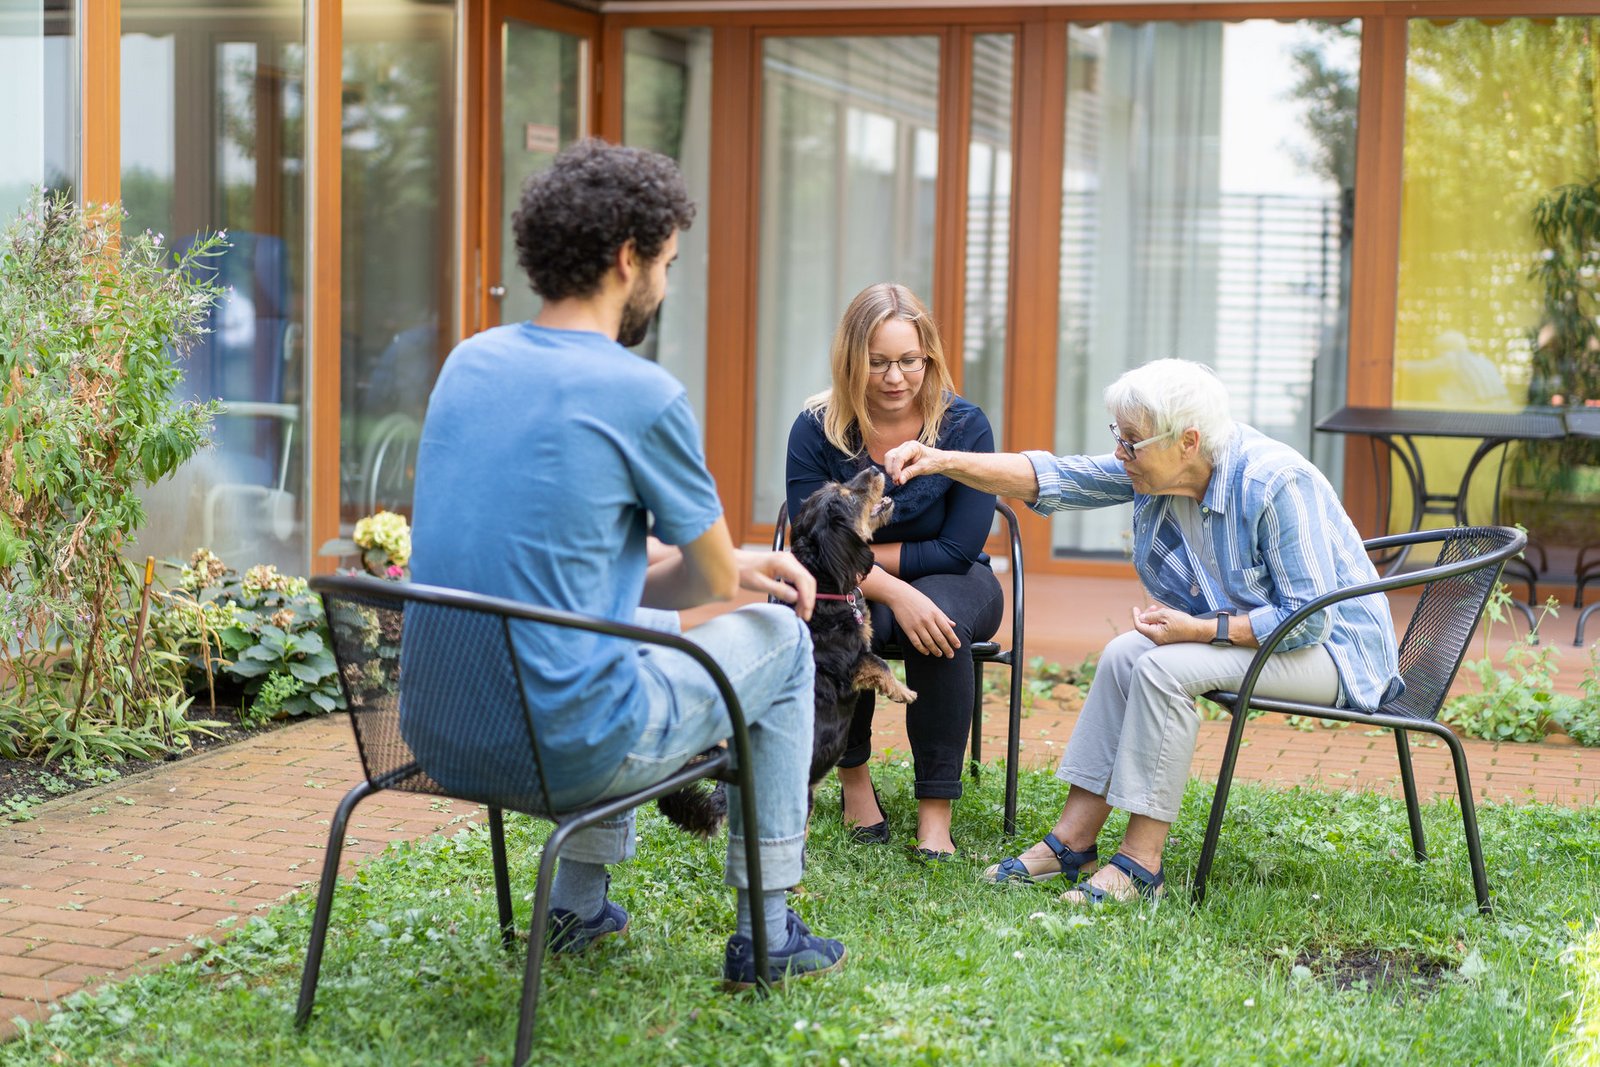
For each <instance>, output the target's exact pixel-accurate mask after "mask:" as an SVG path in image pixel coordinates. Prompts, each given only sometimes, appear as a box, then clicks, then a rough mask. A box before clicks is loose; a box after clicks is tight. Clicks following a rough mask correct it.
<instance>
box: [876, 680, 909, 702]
mask: <svg viewBox="0 0 1600 1067" xmlns="http://www.w3.org/2000/svg"><path fill="white" fill-rule="evenodd" d="M884 696H886V697H888V698H889V699H890V700H892V701H894V702H895V703H896V704H910V703H913V702H914V701H915V700H916V699H917V691H916V690H915V689H907V688H906V687H905V686H903V685H900V684H899V683H898V682H897V683H896V684H895V686H894V687H893V688H892V689H890V690H889V691H888V692H887V693H885V694H884Z"/></svg>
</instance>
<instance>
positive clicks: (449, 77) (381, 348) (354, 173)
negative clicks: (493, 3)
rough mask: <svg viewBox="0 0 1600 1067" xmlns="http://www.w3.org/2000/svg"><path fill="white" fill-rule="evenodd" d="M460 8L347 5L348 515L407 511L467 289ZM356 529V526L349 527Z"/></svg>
mask: <svg viewBox="0 0 1600 1067" xmlns="http://www.w3.org/2000/svg"><path fill="white" fill-rule="evenodd" d="M455 34H456V20H455V4H454V3H453V2H451V0H380V2H375V3H374V2H368V3H363V4H361V5H359V6H356V5H349V4H347V5H346V7H345V22H344V126H343V131H344V132H343V156H342V166H341V172H340V173H341V186H340V192H341V197H342V214H341V229H340V242H341V247H342V251H343V261H342V264H341V278H342V290H343V303H342V308H341V316H340V318H341V337H340V342H341V343H340V367H341V370H340V376H339V388H340V404H339V406H340V463H339V469H340V517H341V522H342V523H343V524H345V525H349V524H351V523H353V522H355V521H356V520H357V519H359V518H361V517H362V516H364V515H370V514H372V513H373V512H375V511H379V510H389V511H398V512H401V513H403V514H406V515H409V514H410V509H411V490H412V485H413V482H414V479H415V473H416V471H415V458H416V444H417V441H418V439H419V437H420V433H421V428H422V417H423V413H424V411H425V409H426V407H427V402H428V393H429V392H430V390H431V389H432V388H433V380H434V377H435V376H436V375H437V373H438V370H439V366H440V364H441V363H442V362H443V360H444V357H445V355H446V354H447V353H448V352H449V350H450V340H451V331H452V318H453V315H452V311H453V301H454V296H453V294H454V292H455V287H456V277H457V276H456V269H455V255H454V252H453V249H454V247H455V242H454V221H453V220H454V212H453V210H452V206H453V204H454V202H455V174H454V158H455V132H454V130H455V126H454V111H455ZM346 532H348V531H346Z"/></svg>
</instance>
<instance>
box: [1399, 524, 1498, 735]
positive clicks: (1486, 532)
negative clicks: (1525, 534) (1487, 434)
mask: <svg viewBox="0 0 1600 1067" xmlns="http://www.w3.org/2000/svg"><path fill="white" fill-rule="evenodd" d="M1516 532H1517V531H1515V530H1510V529H1508V528H1506V527H1499V526H1489V527H1482V526H1463V527H1456V528H1454V529H1452V530H1449V531H1447V533H1446V535H1445V536H1444V537H1443V539H1442V540H1440V541H1439V542H1438V545H1439V554H1438V558H1437V559H1436V561H1435V562H1434V565H1433V567H1432V568H1430V569H1441V568H1442V569H1446V570H1449V569H1450V568H1452V567H1453V566H1455V565H1457V564H1463V563H1466V564H1471V563H1473V562H1474V561H1480V560H1485V559H1487V558H1488V557H1490V556H1492V555H1494V554H1495V553H1496V552H1497V551H1499V550H1501V549H1504V548H1505V547H1506V546H1507V545H1508V544H1509V543H1510V542H1511V540H1512V537H1511V535H1512V534H1515V533H1516ZM1500 573H1501V572H1500V569H1499V568H1497V567H1494V566H1490V565H1479V566H1473V567H1471V569H1469V570H1465V571H1460V572H1458V573H1453V574H1448V575H1446V576H1444V577H1438V578H1434V579H1431V580H1425V581H1424V582H1423V585H1422V595H1421V596H1420V597H1419V598H1418V599H1417V606H1416V609H1415V610H1414V611H1413V612H1412V613H1411V621H1410V622H1409V623H1408V624H1407V625H1406V631H1405V636H1404V637H1402V638H1401V640H1400V677H1401V678H1402V679H1404V681H1405V683H1406V688H1405V692H1403V693H1401V694H1400V696H1399V697H1397V698H1396V699H1394V700H1391V701H1388V702H1387V703H1385V704H1384V705H1383V707H1382V708H1381V709H1380V710H1382V711H1384V712H1387V713H1389V714H1391V715H1407V716H1410V717H1412V718H1416V719H1435V718H1438V716H1439V709H1440V708H1442V707H1443V706H1444V699H1445V697H1446V696H1447V695H1448V694H1449V692H1450V685H1451V683H1452V682H1454V681H1455V677H1456V671H1457V670H1458V669H1459V668H1460V667H1461V661H1462V660H1463V659H1465V658H1466V654H1467V647H1468V645H1469V644H1470V643H1471V641H1472V634H1473V632H1474V631H1475V630H1476V629H1477V626H1478V620H1479V619H1480V618H1481V617H1482V615H1483V609H1484V607H1485V606H1486V605H1487V604H1488V602H1489V596H1490V594H1491V593H1493V592H1494V588H1495V585H1496V584H1497V583H1498V581H1499V580H1500Z"/></svg>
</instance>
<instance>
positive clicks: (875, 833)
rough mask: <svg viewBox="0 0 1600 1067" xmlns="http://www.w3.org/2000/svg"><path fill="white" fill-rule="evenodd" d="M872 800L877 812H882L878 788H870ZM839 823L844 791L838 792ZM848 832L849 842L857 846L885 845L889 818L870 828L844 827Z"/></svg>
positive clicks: (841, 818) (880, 820) (842, 819)
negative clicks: (876, 806)
mask: <svg viewBox="0 0 1600 1067" xmlns="http://www.w3.org/2000/svg"><path fill="white" fill-rule="evenodd" d="M872 800H873V802H874V803H876V804H877V805H878V810H879V811H882V810H883V802H882V801H880V800H879V799H878V787H877V785H873V787H872ZM839 821H840V822H843V821H844V790H843V789H842V788H841V789H840V790H839ZM845 829H846V830H848V831H850V840H852V841H854V842H855V843H856V844H858V845H887V844H888V843H889V818H888V816H887V815H886V816H884V817H883V818H882V819H879V820H878V821H877V822H875V823H873V824H872V825H871V826H860V825H856V826H846V827H845Z"/></svg>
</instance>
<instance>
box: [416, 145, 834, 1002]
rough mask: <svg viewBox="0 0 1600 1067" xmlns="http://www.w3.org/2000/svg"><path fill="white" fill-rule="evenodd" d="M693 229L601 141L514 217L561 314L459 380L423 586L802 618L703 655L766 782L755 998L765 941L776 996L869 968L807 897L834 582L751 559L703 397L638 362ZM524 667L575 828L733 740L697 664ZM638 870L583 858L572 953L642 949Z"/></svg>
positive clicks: (553, 782) (521, 776) (484, 734)
mask: <svg viewBox="0 0 1600 1067" xmlns="http://www.w3.org/2000/svg"><path fill="white" fill-rule="evenodd" d="M693 219H694V205H693V203H691V202H690V200H689V197H688V194H687V192H686V190H685V188H684V185H683V179H682V177H681V176H680V175H679V173H678V168H677V166H676V165H675V164H674V163H673V162H672V161H671V160H670V159H668V158H667V157H665V156H661V155H657V154H656V153H653V152H646V151H641V150H638V149H631V148H620V147H616V146H614V145H608V144H605V143H604V142H601V141H585V142H582V143H580V144H577V145H575V146H573V147H572V148H569V149H568V150H566V151H565V152H563V153H561V155H560V156H558V157H557V158H556V161H555V164H554V165H553V166H552V167H551V168H550V169H549V170H548V171H545V172H543V173H541V174H539V175H536V176H535V177H534V178H533V179H532V180H530V181H529V182H528V184H527V186H526V188H525V189H524V190H523V194H522V201H521V204H520V205H519V206H518V208H517V210H516V213H515V216H514V222H515V229H516V242H517V258H518V262H519V263H521V265H522V267H523V269H524V270H526V271H527V273H528V277H529V279H530V280H531V282H532V284H533V288H534V290H535V291H536V292H537V293H538V294H539V295H540V296H541V297H543V298H544V304H543V306H542V308H541V309H540V311H539V313H538V315H537V316H535V318H534V319H533V321H531V322H520V323H514V324H510V325H505V326H499V327H496V328H494V329H491V330H486V331H484V332H483V333H480V334H478V335H477V336H476V337H473V338H470V339H468V340H467V341H464V342H462V343H461V344H460V345H459V346H457V348H456V350H455V351H454V352H452V353H451V355H450V358H449V359H448V360H447V361H446V362H445V365H444V368H443V370H442V371H441V372H440V374H439V380H438V384H437V385H435V387H434V390H433V395H432V397H431V399H430V401H429V405H428V414H427V419H426V421H425V422H424V424H423V430H422V443H421V445H420V448H419V451H418V454H417V476H416V495H415V520H414V524H413V530H412V556H411V567H412V576H413V577H414V579H415V580H416V581H418V582H424V583H428V584H431V585H442V586H448V587H452V588H457V589H466V590H470V591H473V592H478V593H489V594H495V595H499V596H509V597H513V598H516V599H519V600H525V601H527V602H529V603H534V604H540V605H544V606H547V607H553V608H560V609H564V610H568V611H576V612H582V613H584V614H589V615H600V616H604V617H606V618H610V619H615V620H617V621H623V622H628V621H634V620H635V617H636V613H637V612H638V611H639V609H641V608H656V609H666V610H667V611H668V612H675V611H676V610H678V609H682V608H688V607H695V606H697V605H700V604H705V603H709V602H711V601H725V600H728V599H730V598H731V597H733V596H734V594H735V592H736V591H737V590H738V589H739V588H741V587H742V588H744V589H747V590H751V591H754V592H758V593H765V594H769V595H770V596H772V597H775V598H777V599H779V600H781V601H783V602H784V604H758V605H752V606H749V607H745V608H741V609H739V610H737V611H733V612H729V613H726V614H724V615H721V616H719V617H718V618H716V619H713V620H712V621H710V622H708V623H705V624H704V625H702V626H699V627H696V628H695V629H694V630H692V631H690V632H689V633H688V634H687V636H688V637H689V638H690V639H691V640H693V641H694V642H695V643H697V644H699V645H700V646H701V647H702V648H704V649H705V650H706V651H707V652H709V653H710V654H711V656H712V657H713V658H714V659H715V660H716V661H717V663H718V664H719V665H720V666H721V667H722V669H723V671H724V673H725V674H726V675H727V677H728V679H729V681H731V682H732V684H733V686H734V689H735V691H736V692H737V693H738V695H739V701H740V704H741V705H742V707H743V708H744V711H745V715H746V718H747V720H748V721H749V724H750V743H751V749H752V762H753V764H754V766H753V768H752V769H753V771H754V773H755V776H756V777H757V778H758V779H759V780H760V781H761V788H760V790H759V791H758V796H757V817H758V819H759V822H760V827H759V833H756V832H755V829H754V828H750V829H749V831H748V832H749V834H750V835H753V836H754V837H755V838H756V840H757V841H758V842H759V844H758V846H757V847H759V848H760V849H761V871H762V878H763V879H764V880H765V881H766V885H764V886H761V887H753V886H744V885H741V884H740V882H741V881H742V880H743V876H744V873H745V864H744V849H745V847H746V840H747V828H746V827H745V826H744V825H743V822H742V819H741V806H740V803H739V802H738V798H737V796H736V795H731V796H730V797H729V804H728V808H729V822H730V825H729V835H728V861H727V869H726V877H727V879H728V881H729V883H730V884H732V885H734V886H735V887H736V888H737V889H738V907H737V917H738V930H737V932H736V933H734V934H733V935H732V936H731V937H729V939H728V944H727V951H726V954H725V956H724V963H723V977H724V979H725V981H726V982H727V983H728V984H729V985H730V986H736V987H744V986H749V985H752V984H754V983H755V981H756V979H757V977H758V976H757V975H756V973H755V959H754V950H753V946H752V938H751V933H752V929H753V926H752V923H753V922H763V923H764V924H765V927H766V930H767V936H768V944H769V945H770V946H771V952H770V957H771V965H770V966H771V973H770V974H769V975H767V976H766V977H767V979H768V980H769V981H782V980H783V979H784V978H785V977H790V976H798V975H803V974H815V973H821V972H823V971H828V970H832V969H833V968H834V967H836V966H838V965H839V964H840V963H841V962H842V961H843V959H844V955H845V950H844V946H843V945H842V944H840V943H839V942H838V941H833V940H829V939H827V938H822V937H817V936H815V935H813V934H812V933H811V932H810V930H808V929H807V928H806V925H805V923H804V922H802V921H801V920H800V917H799V916H798V915H796V914H795V913H794V912H793V911H791V910H789V909H788V907H787V905H786V897H785V890H786V889H787V888H788V887H790V886H793V885H795V884H796V883H798V882H799V881H800V874H801V864H802V851H803V850H802V845H803V844H804V839H805V820H806V807H807V797H806V773H807V769H808V767H809V764H810V759H811V735H812V730H811V715H812V697H811V690H812V658H811V637H810V632H809V630H808V628H807V626H806V622H805V620H806V619H807V618H809V617H810V614H811V608H812V603H813V595H814V593H815V591H816V584H815V581H814V580H813V579H812V577H811V575H810V574H809V573H807V572H806V570H805V569H804V568H803V567H801V566H800V564H799V563H798V562H796V561H795V559H794V557H792V556H790V555H789V554H788V553H783V552H745V551H741V550H738V549H736V548H734V546H733V541H732V539H731V538H730V536H729V534H728V527H727V522H726V520H725V519H724V517H723V511H722V504H721V502H720V501H719V500H718V497H717V489H716V484H715V483H714V482H713V481H712V478H711V475H710V474H709V473H708V472H707V470H706V466H705V459H704V456H703V453H702V450H701V444H700V431H699V428H698V427H697V426H696V424H695V419H694V414H693V412H692V411H691V410H690V407H689V402H688V398H687V395H686V393H685V391H684V388H683V386H682V385H681V384H679V382H678V381H677V380H676V379H675V378H673V377H672V376H671V375H670V374H668V373H667V372H666V371H664V370H662V369H661V368H660V367H659V366H657V365H656V364H654V363H651V362H649V361H648V360H645V359H642V358H640V357H639V356H636V355H634V354H633V353H631V352H629V351H627V349H626V347H625V346H629V345H634V344H637V343H638V342H639V341H640V340H642V339H643V337H644V334H645V330H646V328H647V327H648V325H649V322H650V319H651V317H652V316H653V315H654V314H655V312H656V309H657V308H658V307H660V305H661V301H662V299H663V298H664V297H665V296H666V291H667V267H668V266H669V265H670V264H671V262H672V260H673V257H674V256H675V255H676V254H677V246H678V231H679V230H682V229H684V228H686V227H688V226H689V224H690V223H691V222H692V221H693ZM786 604H792V605H793V609H792V610H791V608H790V607H788V606H785V605H786ZM670 618H672V619H673V620H675V619H676V616H675V615H673V616H670ZM518 667H519V674H520V677H521V679H522V685H523V688H524V690H525V691H526V694H527V699H528V704H529V706H530V707H534V708H538V709H539V710H540V714H541V715H542V716H543V719H542V722H541V725H542V727H543V732H542V734H541V738H540V740H541V745H540V747H541V750H542V754H543V758H542V760H541V765H542V767H543V771H544V775H545V780H544V782H543V785H544V786H545V787H546V788H548V789H549V791H550V794H551V796H552V798H553V799H554V801H555V803H557V804H558V805H561V806H571V805H576V804H581V803H586V802H589V801H593V800H598V799H602V798H604V797H608V796H617V795H620V794H622V793H626V792H630V791H633V790H636V789H639V788H642V787H644V786H647V785H650V784H653V783H655V782H658V781H660V780H661V779H662V778H664V777H666V776H667V775H668V774H670V773H671V772H673V771H674V770H676V769H677V768H678V767H680V766H682V765H683V763H685V762H686V761H687V760H688V759H689V758H690V757H692V756H694V755H695V754H696V753H699V752H701V751H703V750H704V749H705V748H707V747H708V746H709V745H711V744H713V743H715V742H716V741H718V740H719V739H721V738H723V737H725V736H727V734H728V732H729V726H728V715H727V711H726V709H725V708H724V707H723V704H722V701H721V700H720V698H719V696H718V694H717V691H716V689H715V687H714V686H713V684H712V682H711V679H710V678H709V677H707V675H706V674H705V672H704V671H703V670H701V669H700V668H699V666H698V665H696V664H695V663H694V662H693V661H692V660H690V659H689V658H688V657H687V656H684V655H683V654H682V653H679V652H677V651H675V650H671V649H665V648H660V647H651V648H649V649H644V648H635V647H633V646H630V645H627V644H626V643H623V642H618V641H615V640H608V639H597V638H595V637H594V636H592V635H588V634H582V633H578V632H575V631H567V630H560V631H549V630H546V631H544V632H541V633H538V634H532V633H529V634H525V635H523V636H522V638H521V639H519V641H518ZM485 713H486V714H503V720H504V721H501V722H497V723H496V724H495V726H494V728H493V729H490V730H479V731H478V732H477V733H478V737H479V738H481V739H482V744H481V750H480V751H475V752H473V753H469V754H468V757H469V759H468V762H467V765H470V766H471V767H472V771H473V773H474V774H475V775H482V774H485V773H487V774H492V775H494V776H495V777H496V778H498V779H499V780H502V781H510V782H512V783H514V786H513V788H519V789H527V790H528V792H529V793H530V794H532V795H536V791H537V789H538V786H539V784H540V783H539V782H538V780H537V776H538V773H539V771H538V769H537V768H535V767H534V766H531V765H529V763H530V762H531V761H528V760H526V759H525V758H518V757H514V756H512V755H511V753H515V752H517V751H519V750H520V751H522V752H526V748H527V743H526V738H525V734H522V733H521V731H523V729H524V728H523V726H522V723H521V713H520V709H511V708H506V709H488V710H486V712H485ZM402 728H403V729H404V731H405V734H406V739H407V741H408V742H409V743H410V744H411V746H412V748H413V749H414V750H415V751H416V754H417V756H418V758H419V760H421V762H422V764H423V766H424V768H426V769H427V770H428V771H429V773H430V774H432V775H433V776H434V777H435V779H436V780H438V781H439V783H440V784H441V785H442V786H444V787H445V788H446V789H447V790H448V789H449V788H450V782H449V781H448V780H446V779H447V777H448V775H449V773H450V768H451V767H452V766H456V767H459V766H462V765H463V759H462V757H461V755H460V754H459V752H457V754H456V755H455V757H454V759H453V760H452V761H448V762H446V761H443V760H440V761H438V762H437V763H436V764H432V765H430V759H429V753H430V750H437V751H440V752H442V751H443V750H444V748H445V742H446V739H447V737H448V735H449V733H450V724H449V723H448V722H440V721H437V720H436V719H435V720H433V721H428V720H427V719H425V718H421V717H413V719H412V721H410V722H409V723H407V722H406V720H405V719H404V718H403V719H402ZM519 735H520V736H521V737H522V741H521V744H520V746H519V745H518V744H517V743H516V741H517V739H518V737H519ZM449 741H450V743H451V745H452V746H453V747H455V748H456V749H459V744H460V739H459V738H458V737H453V738H449ZM633 846H634V831H633V817H632V813H631V812H630V813H628V814H627V815H625V816H621V817H618V818H616V819H614V820H611V821H609V822H606V823H602V824H599V825H597V826H594V827H592V828H590V829H588V830H585V831H583V832H580V833H576V834H574V835H573V836H572V838H571V840H570V842H569V843H568V844H567V846H566V847H565V848H564V849H563V851H562V858H561V861H560V866H559V868H558V869H557V872H556V879H555V883H554V885H553V887H552V891H551V904H552V907H551V914H550V918H551V927H550V929H551V935H550V945H551V948H552V950H553V951H556V952H579V951H582V950H584V949H586V948H588V947H589V946H590V945H591V944H593V943H594V942H595V941H597V940H599V939H600V938H602V937H606V936H608V935H610V934H615V933H620V932H621V931H622V930H624V929H625V928H626V927H627V925H628V913H627V912H626V911H624V910H623V909H622V908H621V907H620V906H619V905H617V904H615V903H613V902H612V901H611V900H609V899H608V898H607V887H608V885H609V876H608V875H607V871H606V867H607V865H608V864H612V863H617V862H620V861H622V860H625V859H627V858H629V857H630V856H631V855H632V853H633Z"/></svg>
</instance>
